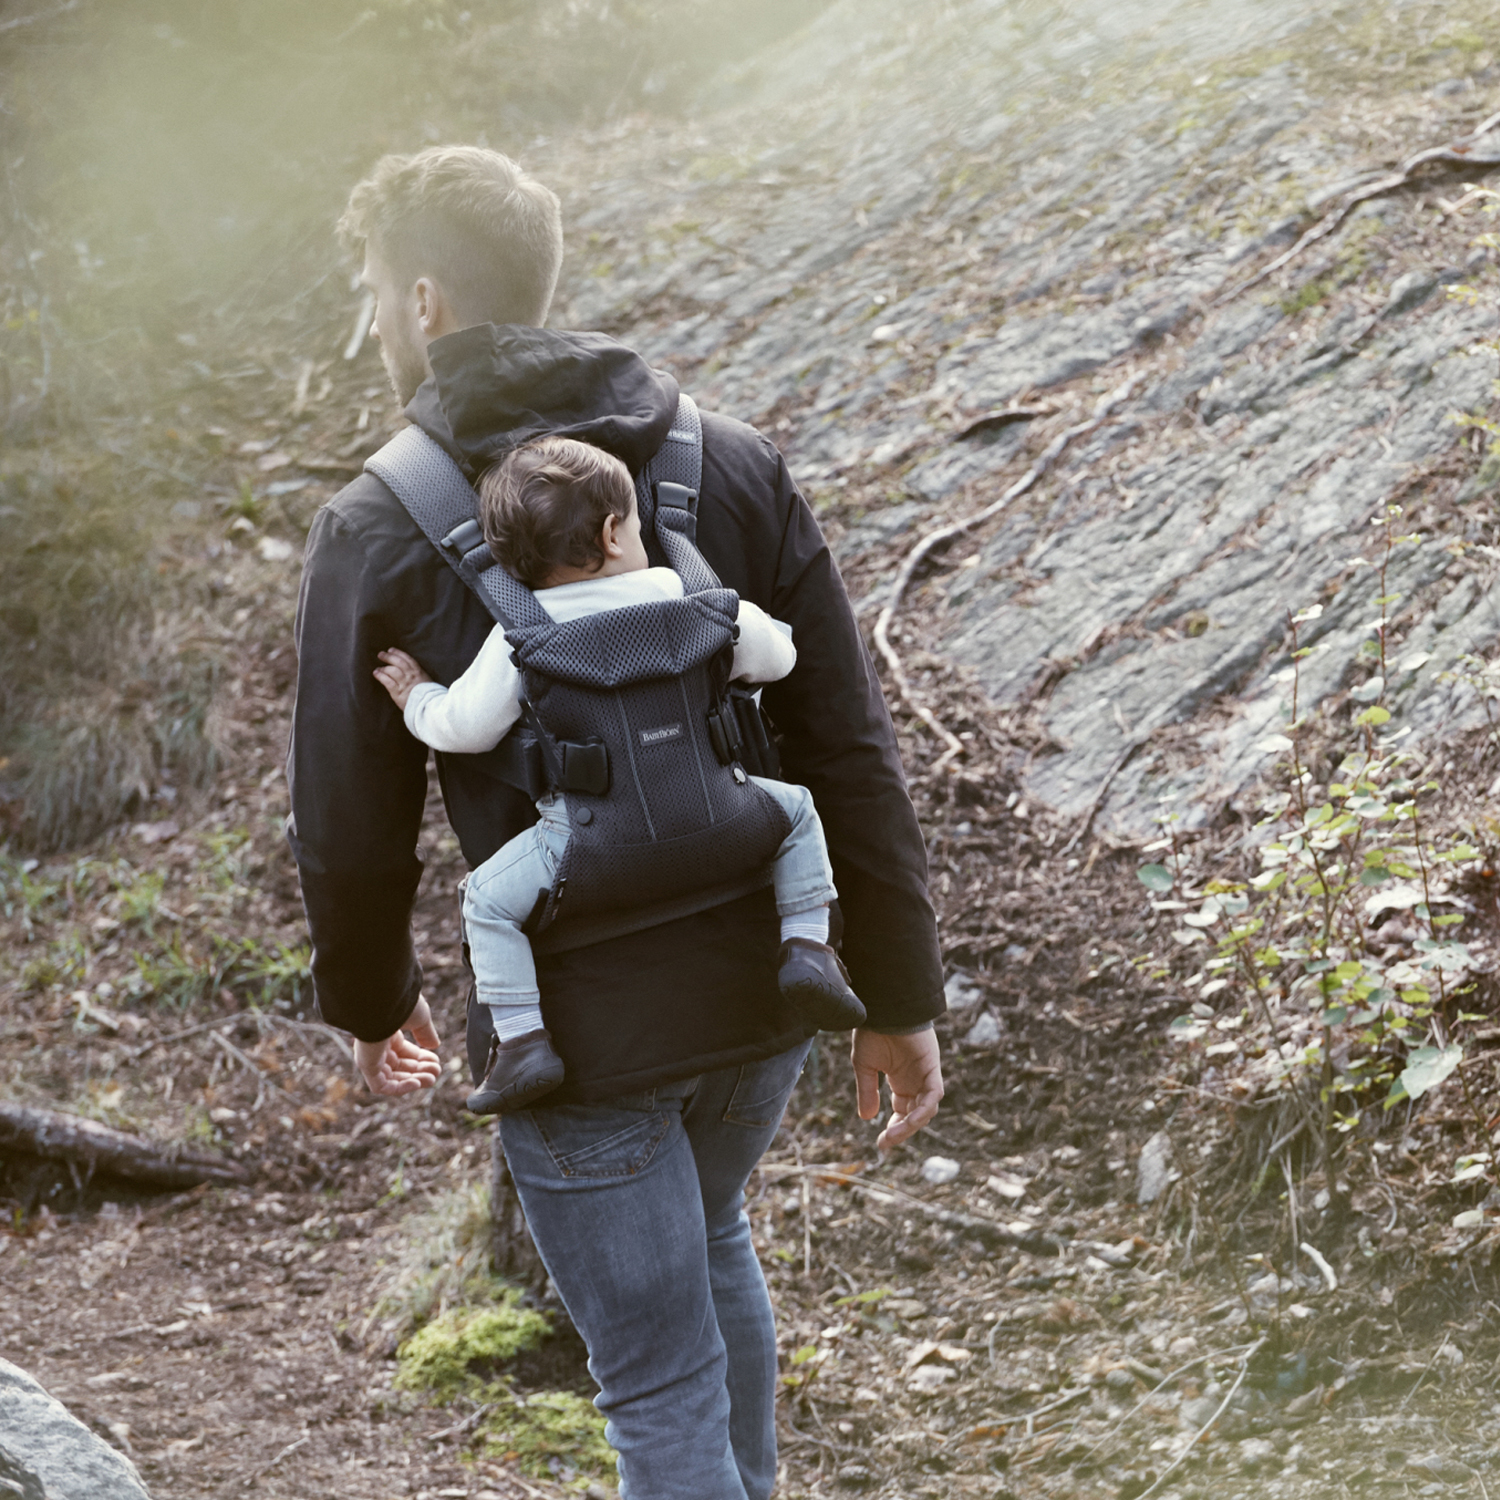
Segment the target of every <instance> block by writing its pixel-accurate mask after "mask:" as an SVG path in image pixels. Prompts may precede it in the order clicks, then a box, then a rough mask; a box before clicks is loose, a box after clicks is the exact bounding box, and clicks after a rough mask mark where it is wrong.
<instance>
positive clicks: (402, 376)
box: [380, 338, 432, 406]
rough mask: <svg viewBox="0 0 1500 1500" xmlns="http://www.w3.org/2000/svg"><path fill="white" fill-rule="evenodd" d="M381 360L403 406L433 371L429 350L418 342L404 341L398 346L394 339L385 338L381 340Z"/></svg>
mask: <svg viewBox="0 0 1500 1500" xmlns="http://www.w3.org/2000/svg"><path fill="white" fill-rule="evenodd" d="M380 360H381V363H382V364H384V366H385V373H386V375H387V376H389V378H390V382H391V389H392V390H393V391H395V393H396V400H397V401H399V402H400V403H401V405H402V406H405V405H406V404H407V403H408V402H409V401H410V400H411V398H412V397H413V396H415V395H416V394H417V387H418V386H420V385H421V384H422V382H423V381H424V380H426V379H427V377H428V376H429V375H430V374H431V373H432V368H431V366H430V365H429V364H428V363H427V351H426V350H425V349H423V348H422V347H421V346H420V345H417V344H407V343H405V342H402V343H401V344H400V345H399V347H398V345H397V343H396V341H395V340H394V339H390V338H384V339H382V340H381V341H380Z"/></svg>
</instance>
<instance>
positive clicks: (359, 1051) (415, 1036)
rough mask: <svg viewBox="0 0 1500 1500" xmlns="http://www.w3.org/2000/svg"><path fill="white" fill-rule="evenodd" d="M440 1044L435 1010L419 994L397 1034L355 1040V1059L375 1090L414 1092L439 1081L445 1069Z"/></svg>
mask: <svg viewBox="0 0 1500 1500" xmlns="http://www.w3.org/2000/svg"><path fill="white" fill-rule="evenodd" d="M408 1031H409V1032H411V1036H410V1037H409V1038H408V1037H407V1035H406V1033H407V1032H408ZM441 1045H442V1043H441V1041H440V1040H439V1038H438V1034H437V1029H436V1028H435V1027H434V1026H433V1024H432V1012H431V1011H430V1010H429V1009H428V1006H427V1002H426V1001H425V1000H424V999H422V997H421V996H420V995H419V996H418V997H417V1003H416V1005H415V1006H414V1007H413V1008H412V1013H411V1014H410V1015H409V1016H408V1017H407V1018H406V1024H405V1025H404V1026H403V1027H402V1028H401V1030H400V1031H398V1032H396V1034H395V1035H394V1036H388V1037H387V1038H386V1039H385V1040H384V1041H383V1042H361V1041H356V1042H355V1043H354V1062H355V1066H356V1067H358V1069H359V1071H360V1073H361V1074H362V1075H363V1076H364V1080H365V1082H366V1083H367V1084H368V1085H369V1088H370V1092H371V1093H372V1094H389V1095H397V1094H413V1093H416V1092H417V1090H418V1089H430V1088H431V1087H432V1086H433V1085H434V1084H435V1083H436V1082H437V1081H438V1077H439V1075H440V1074H441V1073H442V1071H443V1065H442V1062H441V1061H440V1059H439V1058H438V1048H439V1047H440V1046H441Z"/></svg>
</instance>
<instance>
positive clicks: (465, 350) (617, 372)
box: [406, 323, 677, 478]
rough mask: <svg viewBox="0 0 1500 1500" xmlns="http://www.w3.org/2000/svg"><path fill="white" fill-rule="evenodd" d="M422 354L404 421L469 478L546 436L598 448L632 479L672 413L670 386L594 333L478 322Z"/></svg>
mask: <svg viewBox="0 0 1500 1500" xmlns="http://www.w3.org/2000/svg"><path fill="white" fill-rule="evenodd" d="M427 354H428V358H429V359H430V360H431V362H432V378H431V379H430V380H427V381H425V382H424V383H423V385H422V387H421V389H420V390H418V392H417V394H416V395H415V396H413V397H412V399H411V401H410V403H409V404H408V405H407V408H406V415H407V416H408V417H409V418H410V419H411V421H413V422H414V423H416V425H417V426H418V427H420V428H422V430H423V431H424V432H426V433H427V434H428V435H429V436H430V437H433V438H435V439H436V440H437V441H438V442H440V443H441V444H442V445H443V446H444V447H445V448H446V449H447V450H448V451H449V452H450V453H451V454H452V455H453V457H454V458H456V459H457V460H458V461H459V463H460V464H462V465H463V466H464V468H465V469H467V470H468V471H469V475H470V477H471V478H473V477H475V476H477V475H478V474H479V473H481V472H482V471H483V470H484V469H486V468H488V467H489V465H490V464H492V463H494V462H495V460H496V459H498V458H500V457H501V456H502V455H503V454H505V453H507V452H509V450H510V449H512V448H515V447H518V446H519V445H520V444H521V443H524V442H527V441H529V440H530V439H531V438H535V437H541V436H543V435H544V434H548V433H552V434H556V435H557V436H559V437H571V438H577V439H578V440H579V441H580V442H585V443H592V444H593V445H594V446H595V447H597V448H603V449H605V450H606V451H607V452H609V453H613V454H614V455H615V457H616V458H618V459H620V460H622V461H623V462H624V464H625V466H626V467H627V468H628V469H629V470H630V472H631V473H632V474H637V473H639V472H640V470H641V469H642V468H643V467H644V465H645V463H646V460H647V459H649V458H650V457H651V455H652V454H653V453H655V452H656V450H657V449H658V448H659V447H660V446H661V443H662V440H663V439H664V438H665V437H666V435H667V431H668V429H669V428H670V427H671V425H672V418H673V417H674V416H675V415H676V412H677V382H676V381H675V380H674V379H673V378H672V377H671V376H670V375H668V374H667V373H666V372H665V371H662V370H653V369H652V368H651V366H650V365H648V364H647V363H646V361H645V360H643V359H642V358H641V357H640V355H639V354H636V353H635V352H634V351H633V350H631V349H627V348H626V347H625V346H624V345H623V344H620V343H617V342H616V341H615V340H614V339H612V338H609V337H608V336H607V335H605V334H602V333H558V332H554V331H553V330H551V329H547V328H529V327H523V326H521V325H519V324H503V325H497V324H493V323H486V324H481V325H480V326H478V327H475V328H465V329H462V330H461V331H460V332H458V333H450V334H447V335H445V336H444V337H443V338H440V339H435V340H433V342H432V343H431V344H429V345H428V346H427Z"/></svg>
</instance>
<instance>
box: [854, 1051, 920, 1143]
mask: <svg viewBox="0 0 1500 1500" xmlns="http://www.w3.org/2000/svg"><path fill="white" fill-rule="evenodd" d="M850 1058H851V1060H852V1062H853V1063H854V1086H855V1092H856V1100H857V1103H858V1107H859V1117H860V1119H861V1120H873V1119H874V1118H875V1116H876V1115H878V1114H879V1113H880V1077H881V1074H884V1075H885V1078H886V1081H887V1082H888V1083H889V1084H890V1086H891V1118H890V1119H889V1121H887V1122H886V1127H885V1129H884V1130H882V1131H881V1132H880V1138H879V1139H878V1140H877V1141H876V1142H875V1144H876V1145H877V1146H878V1147H879V1148H880V1153H881V1155H882V1156H884V1155H886V1154H888V1153H889V1152H890V1151H891V1150H892V1149H893V1148H894V1147H896V1146H898V1145H900V1143H901V1142H902V1141H904V1140H909V1139H910V1138H911V1137H912V1136H914V1135H915V1134H916V1133H917V1132H918V1131H919V1130H920V1129H921V1128H922V1127H923V1126H924V1125H925V1124H927V1122H928V1121H929V1120H931V1119H932V1117H933V1116H934V1115H935V1114H936V1113H937V1108H938V1102H939V1101H940V1100H941V1099H942V1097H943V1065H942V1061H941V1059H940V1057H939V1055H938V1041H937V1034H936V1033H935V1032H934V1031H932V1030H931V1029H930V1028H929V1029H928V1030H926V1031H917V1032H912V1033H911V1034H909V1035H907V1036H883V1035H881V1033H880V1032H878V1031H863V1030H860V1031H856V1032H855V1033H854V1038H853V1042H852V1045H851V1049H850Z"/></svg>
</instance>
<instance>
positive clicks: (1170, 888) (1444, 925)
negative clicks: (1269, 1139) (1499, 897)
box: [1139, 506, 1484, 1162]
mask: <svg viewBox="0 0 1500 1500" xmlns="http://www.w3.org/2000/svg"><path fill="white" fill-rule="evenodd" d="M1400 517H1401V512H1400V510H1399V508H1398V507H1394V506H1393V507H1390V508H1388V510H1387V511H1386V513H1385V514H1384V516H1383V517H1381V518H1380V519H1381V520H1382V521H1383V524H1384V531H1385V542H1384V550H1383V552H1382V555H1381V558H1380V560H1379V563H1378V567H1379V569H1380V578H1381V589H1380V598H1379V601H1378V602H1379V604H1380V608H1381V615H1380V618H1379V620H1378V621H1377V622H1375V623H1374V624H1373V625H1372V626H1371V632H1372V633H1371V638H1370V640H1368V641H1367V642H1366V643H1365V647H1366V649H1363V654H1362V655H1361V656H1359V657H1358V658H1357V662H1358V663H1362V664H1363V665H1365V666H1366V667H1367V668H1368V670H1369V675H1368V676H1367V677H1366V678H1365V680H1364V681H1363V682H1360V683H1359V684H1358V685H1356V686H1355V687H1354V688H1353V689H1352V690H1351V691H1350V692H1349V694H1348V702H1347V705H1346V706H1345V707H1344V708H1343V709H1341V710H1335V712H1336V713H1346V714H1347V718H1345V719H1343V720H1342V721H1339V720H1333V721H1330V719H1329V718H1328V716H1326V715H1325V716H1323V719H1322V721H1321V727H1324V728H1329V727H1331V728H1332V729H1333V732H1334V733H1335V735H1336V736H1338V737H1339V738H1340V739H1341V740H1342V742H1343V744H1344V745H1345V747H1346V748H1345V753H1344V754H1343V755H1342V756H1341V758H1340V759H1339V760H1338V763H1337V771H1336V774H1335V775H1334V777H1332V778H1331V779H1330V780H1329V782H1328V783H1327V785H1326V786H1322V785H1319V784H1318V783H1317V782H1316V780H1315V776H1314V771H1313V769H1312V768H1311V761H1312V757H1311V755H1310V753H1309V750H1308V746H1309V744H1310V741H1311V739H1312V738H1313V736H1314V733H1315V731H1316V730H1317V729H1318V728H1319V727H1320V726H1319V721H1318V716H1319V712H1320V709H1321V705H1317V704H1311V705H1309V704H1306V703H1304V702H1303V701H1302V700H1301V696H1300V689H1301V673H1300V664H1301V663H1302V662H1303V661H1304V660H1305V659H1306V658H1307V657H1308V656H1309V655H1310V654H1311V652H1312V650H1313V649H1316V648H1313V647H1309V646H1307V645H1304V644H1303V643H1302V637H1303V632H1304V627H1306V626H1307V625H1309V624H1310V623H1311V622H1312V621H1314V620H1316V619H1317V617H1318V615H1319V614H1320V613H1321V608H1320V607H1319V606H1313V607H1312V608H1310V609H1306V610H1303V611H1302V612H1301V613H1300V614H1298V615H1296V616H1294V617H1293V618H1292V619H1291V621H1290V622H1289V634H1290V656H1291V662H1290V665H1289V667H1288V669H1287V672H1286V678H1287V681H1288V697H1287V701H1286V704H1285V714H1286V722H1285V724H1284V726H1283V730H1282V732H1281V733H1279V734H1277V735H1274V736H1272V737H1271V738H1270V739H1269V740H1268V741H1263V742H1262V745H1263V748H1268V749H1275V750H1278V751H1280V752H1282V754H1283V757H1284V758H1283V759H1282V760H1281V761H1280V762H1279V764H1278V765H1277V767H1276V769H1275V772H1274V773H1273V776H1272V782H1273V785H1275V786H1276V787H1277V789H1276V790H1272V791H1270V792H1269V793H1268V795H1267V796H1266V797H1265V799H1264V801H1263V802H1262V804H1261V811H1262V813H1263V814H1264V816H1263V817H1262V819H1261V820H1260V821H1259V822H1258V823H1257V824H1256V825H1255V827H1254V830H1253V833H1252V835H1251V839H1250V841H1249V842H1250V843H1251V845H1252V846H1253V848H1254V851H1255V856H1256V859H1257V862H1258V864H1259V867H1260V868H1259V869H1258V870H1257V871H1256V872H1255V873H1253V874H1250V875H1248V876H1245V875H1243V872H1238V871H1236V872H1231V873H1226V874H1216V875H1214V876H1212V877H1211V878H1208V879H1201V880H1200V879H1198V878H1196V877H1195V876H1194V875H1193V873H1192V872H1191V870H1190V868H1189V866H1188V863H1187V861H1186V860H1185V858H1184V855H1183V851H1182V849H1181V848H1180V846H1179V844H1178V843H1177V841H1176V840H1175V838H1170V837H1169V839H1168V840H1167V841H1166V842H1168V843H1169V844H1170V845H1171V851H1172V852H1171V854H1170V855H1169V856H1168V857H1167V859H1166V860H1165V861H1164V862H1162V863H1153V864H1148V865H1145V866H1143V867H1142V868H1141V870H1140V871H1139V878H1140V880H1141V882H1142V883H1143V884H1144V885H1145V886H1146V887H1147V888H1148V889H1149V890H1150V891H1151V892H1152V893H1153V895H1154V896H1155V897H1157V898H1158V899H1157V900H1155V902H1154V905H1155V907H1156V909H1157V910H1158V911H1162V912H1171V913H1175V914H1177V915H1178V917H1179V920H1180V923H1181V925H1180V926H1178V927H1177V928H1176V929H1175V930H1174V931H1173V932H1172V933H1171V936H1172V938H1173V940H1174V942H1175V943H1176V944H1177V945H1178V947H1179V949H1180V950H1187V951H1188V952H1192V953H1196V952H1198V951H1199V949H1200V948H1206V949H1207V952H1206V955H1205V957H1204V961H1203V964H1202V967H1201V969H1200V970H1199V972H1198V973H1197V974H1196V975H1193V976H1191V977H1190V978H1188V980H1187V981H1186V987H1190V988H1191V987H1196V990H1197V1001H1196V1003H1195V1004H1194V1005H1193V1007H1192V1009H1191V1011H1190V1012H1189V1013H1187V1014H1185V1015H1181V1016H1179V1017H1178V1018H1177V1019H1176V1020H1175V1021H1173V1022H1172V1024H1171V1027H1170V1029H1169V1034H1170V1035H1171V1036H1172V1037H1173V1038H1174V1039H1175V1040H1177V1041H1179V1042H1181V1043H1184V1044H1186V1045H1187V1046H1188V1047H1189V1048H1190V1049H1192V1055H1195V1056H1196V1057H1197V1058H1198V1059H1199V1060H1200V1061H1201V1063H1202V1064H1203V1066H1204V1067H1212V1068H1214V1069H1216V1070H1219V1071H1220V1072H1221V1073H1227V1074H1228V1075H1229V1079H1230V1082H1231V1084H1232V1095H1237V1096H1238V1097H1240V1098H1241V1099H1246V1098H1258V1099H1277V1098H1279V1099H1280V1100H1281V1101H1282V1102H1283V1103H1284V1105H1285V1110H1284V1113H1283V1117H1282V1118H1280V1119H1279V1120H1278V1122H1277V1130H1278V1136H1279V1139H1278V1140H1277V1142H1276V1146H1275V1148H1274V1151H1273V1152H1272V1154H1273V1155H1274V1154H1275V1151H1279V1150H1281V1149H1284V1148H1286V1147H1289V1146H1292V1145H1294V1144H1297V1145H1298V1146H1299V1148H1306V1149H1310V1151H1311V1153H1312V1154H1313V1156H1314V1157H1315V1158H1318V1159H1320V1160H1322V1161H1325V1162H1326V1161H1327V1160H1328V1158H1329V1157H1330V1156H1331V1154H1332V1153H1333V1152H1334V1151H1335V1150H1336V1149H1337V1147H1338V1142H1339V1139H1340V1137H1342V1136H1347V1134H1348V1133H1349V1132H1351V1131H1353V1130H1354V1129H1355V1127H1357V1126H1359V1125H1360V1124H1361V1123H1368V1124H1370V1125H1371V1126H1372V1127H1373V1126H1374V1125H1375V1123H1376V1121H1377V1120H1378V1118H1379V1116H1380V1114H1382V1113H1383V1112H1384V1111H1385V1110H1389V1109H1390V1108H1392V1107H1393V1106H1395V1105H1397V1104H1400V1103H1403V1102H1407V1101H1411V1100H1415V1099H1418V1098H1420V1097H1421V1096H1422V1095H1423V1094H1424V1093H1426V1092H1428V1091H1429V1090H1430V1089H1433V1088H1435V1087H1436V1086H1437V1085H1438V1084H1440V1083H1442V1082H1443V1081H1444V1080H1445V1079H1447V1078H1449V1077H1451V1076H1453V1075H1454V1073H1455V1072H1457V1071H1458V1070H1459V1069H1460V1068H1461V1065H1462V1062H1463V1056H1464V1053H1463V1046H1462V1043H1461V1040H1460V1035H1461V1032H1462V1028H1463V1025H1464V1023H1465V1022H1467V1021H1470V1020H1473V1019H1477V1017H1474V1016H1470V1015H1468V1014H1467V1013H1465V1012H1464V1011H1462V1010H1461V1009H1460V1008H1459V1007H1460V1003H1461V1001H1462V997H1463V996H1464V995H1466V994H1468V993H1469V992H1470V991H1471V990H1472V988H1473V981H1472V975H1473V971H1474V969H1475V959H1474V956H1473V955H1472V954H1471V953H1470V951H1469V949H1468V947H1467V946H1466V945H1465V944H1464V943H1463V941H1461V939H1460V937H1459V934H1458V931H1457V929H1458V928H1459V927H1460V926H1461V925H1462V924H1463V922H1464V921H1465V914H1464V911H1463V910H1461V909H1460V908H1461V907H1463V906H1465V905H1467V903H1466V902H1465V900H1464V898H1463V897H1462V896H1461V895H1457V894H1455V892H1454V889H1453V884H1454V879H1455V877H1456V876H1457V875H1458V874H1459V873H1460V871H1461V870H1463V869H1465V868H1467V867H1468V866H1470V865H1471V864H1472V863H1473V862H1474V861H1476V860H1477V859H1478V858H1479V850H1478V849H1476V848H1475V847H1474V846H1473V845H1472V844H1471V843H1469V842H1467V841H1465V840H1464V839H1461V838H1456V837H1452V836H1449V835H1446V834H1443V833H1440V832H1438V831H1437V829H1436V828H1435V827H1433V826H1432V822H1433V819H1432V818H1431V816H1430V812H1429V809H1430V807H1431V804H1432V802H1433V799H1434V794H1436V793H1437V792H1438V791H1439V790H1440V787H1439V784H1438V783H1437V782H1435V781H1432V780H1428V779H1423V777H1422V776H1421V774H1420V769H1419V768H1420V764H1421V763H1420V761H1419V759H1418V757H1417V756H1416V755H1415V754H1414V753H1413V752H1412V751H1410V750H1408V749H1406V748H1405V746H1404V742H1405V741H1406V740H1407V738H1408V736H1409V735H1410V730H1409V729H1406V728H1402V727H1400V726H1399V725H1398V724H1397V723H1396V721H1395V719H1394V718H1393V715H1392V711H1391V709H1390V708H1389V707H1387V706H1386V701H1385V700H1386V698H1387V696H1388V689H1387V684H1388V682H1389V681H1390V680H1391V679H1392V677H1393V676H1394V675H1395V674H1396V672H1397V670H1398V668H1397V667H1396V665H1395V664H1393V663H1391V662H1389V661H1388V659H1387V638H1388V635H1389V632H1390V611H1391V608H1392V606H1393V605H1395V604H1396V603H1397V602H1398V600H1397V598H1396V597H1395V596H1393V595H1391V594H1389V593H1388V592H1387V577H1388V572H1389V568H1390V563H1391V559H1392V556H1393V554H1394V552H1395V551H1396V549H1398V548H1401V547H1406V546H1411V545H1414V544H1416V543H1417V542H1418V541H1419V540H1420V538H1418V537H1417V536H1415V535H1399V534H1397V532H1396V525H1397V523H1398V522H1399V520H1400ZM1404 665H1405V666H1407V667H1409V666H1410V663H1405V664H1404ZM1325 754H1326V751H1325ZM1330 758H1331V757H1330ZM1210 1001H1212V1002H1213V1003H1212V1004H1210V1003H1209V1002H1210ZM1461 1076H1462V1075H1461V1074H1460V1077H1461ZM1372 1111H1373V1113H1372ZM1475 1121H1476V1126H1477V1127H1478V1129H1479V1130H1480V1131H1481V1133H1483V1129H1484V1121H1483V1117H1482V1115H1480V1114H1479V1113H1478V1112H1477V1111H1476V1112H1475Z"/></svg>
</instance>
